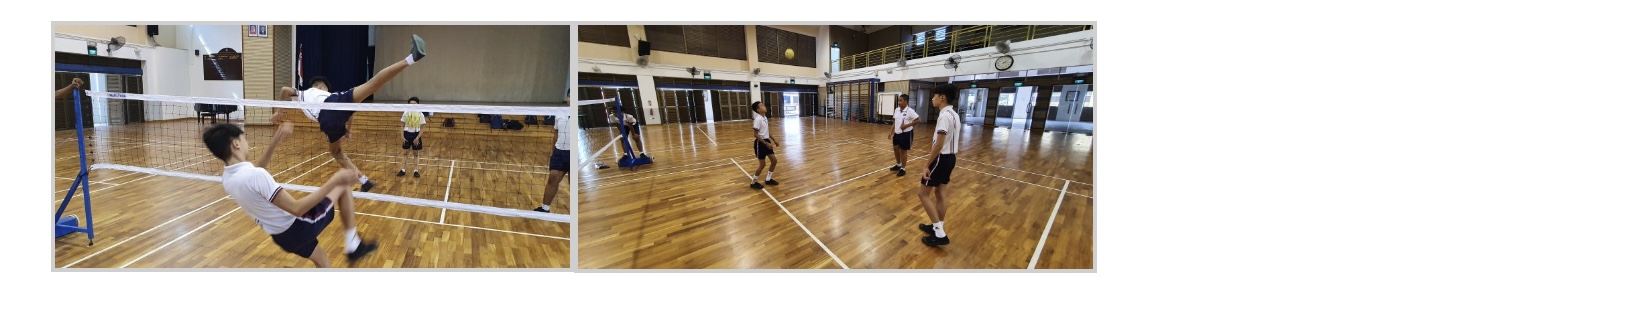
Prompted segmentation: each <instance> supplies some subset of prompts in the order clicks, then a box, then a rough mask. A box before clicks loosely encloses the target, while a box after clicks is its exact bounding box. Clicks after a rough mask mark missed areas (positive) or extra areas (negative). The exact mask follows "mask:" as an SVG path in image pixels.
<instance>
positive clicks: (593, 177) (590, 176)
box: [579, 160, 722, 182]
mask: <svg viewBox="0 0 1652 312" xmlns="http://www.w3.org/2000/svg"><path fill="white" fill-rule="evenodd" d="M721 161H722V160H707V161H702V162H697V163H692V164H687V165H681V166H672V167H665V168H654V170H657V171H669V170H667V169H676V168H682V167H688V166H694V165H699V164H707V163H714V162H721ZM648 173H650V172H647V171H640V172H633V173H626V174H617V175H612V176H605V177H598V176H596V173H594V172H593V173H590V174H586V175H585V177H586V178H587V179H580V180H579V181H580V182H590V181H596V180H598V179H612V178H618V177H624V176H631V175H638V174H648Z"/></svg>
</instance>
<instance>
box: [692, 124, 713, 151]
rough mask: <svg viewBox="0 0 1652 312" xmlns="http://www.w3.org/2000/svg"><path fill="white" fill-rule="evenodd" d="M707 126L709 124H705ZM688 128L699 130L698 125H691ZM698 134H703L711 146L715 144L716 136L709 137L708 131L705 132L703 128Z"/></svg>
mask: <svg viewBox="0 0 1652 312" xmlns="http://www.w3.org/2000/svg"><path fill="white" fill-rule="evenodd" d="M707 127H709V126H707ZM689 128H694V130H700V126H699V125H695V126H691V127H689ZM700 134H702V135H705V136H706V139H707V140H711V146H717V138H714V137H711V134H710V133H708V132H706V131H705V130H700Z"/></svg>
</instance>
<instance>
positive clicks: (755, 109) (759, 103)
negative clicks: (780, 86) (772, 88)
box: [751, 101, 763, 112]
mask: <svg viewBox="0 0 1652 312" xmlns="http://www.w3.org/2000/svg"><path fill="white" fill-rule="evenodd" d="M762 104H763V101H756V102H751V111H753V112H755V111H757V105H762Z"/></svg>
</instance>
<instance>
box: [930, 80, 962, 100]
mask: <svg viewBox="0 0 1652 312" xmlns="http://www.w3.org/2000/svg"><path fill="white" fill-rule="evenodd" d="M929 93H930V94H937V95H941V96H945V97H946V105H953V104H958V87H956V86H953V85H952V84H950V83H943V84H939V85H935V88H934V89H929Z"/></svg>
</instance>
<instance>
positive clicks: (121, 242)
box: [63, 196, 229, 268]
mask: <svg viewBox="0 0 1652 312" xmlns="http://www.w3.org/2000/svg"><path fill="white" fill-rule="evenodd" d="M225 199H229V196H224V197H220V198H218V200H214V201H212V202H210V203H207V204H206V205H201V207H200V208H195V210H190V211H189V212H188V213H184V214H182V215H178V216H176V217H172V220H166V222H161V224H157V225H155V226H154V227H150V228H149V229H147V230H143V232H139V233H138V234H137V235H132V237H127V238H126V239H124V240H121V241H120V242H116V243H115V244H114V245H112V246H109V247H104V248H103V249H99V250H98V251H97V252H94V253H92V254H90V255H86V256H85V257H81V258H80V260H75V262H70V263H69V264H68V265H64V266H63V267H64V268H68V267H72V266H75V265H76V264H80V262H82V261H86V259H91V258H92V257H96V256H97V255H98V254H102V253H103V252H105V251H109V250H111V249H115V247H120V245H121V244H125V243H126V242H129V241H132V240H133V239H137V238H138V237H139V236H143V235H144V234H149V232H152V231H155V229H159V228H161V227H162V226H166V225H167V224H172V222H173V221H178V219H183V218H184V217H188V216H189V215H192V214H195V212H198V211H201V209H206V208H207V207H212V205H213V204H217V203H218V202H221V201H224V200H225Z"/></svg>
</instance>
